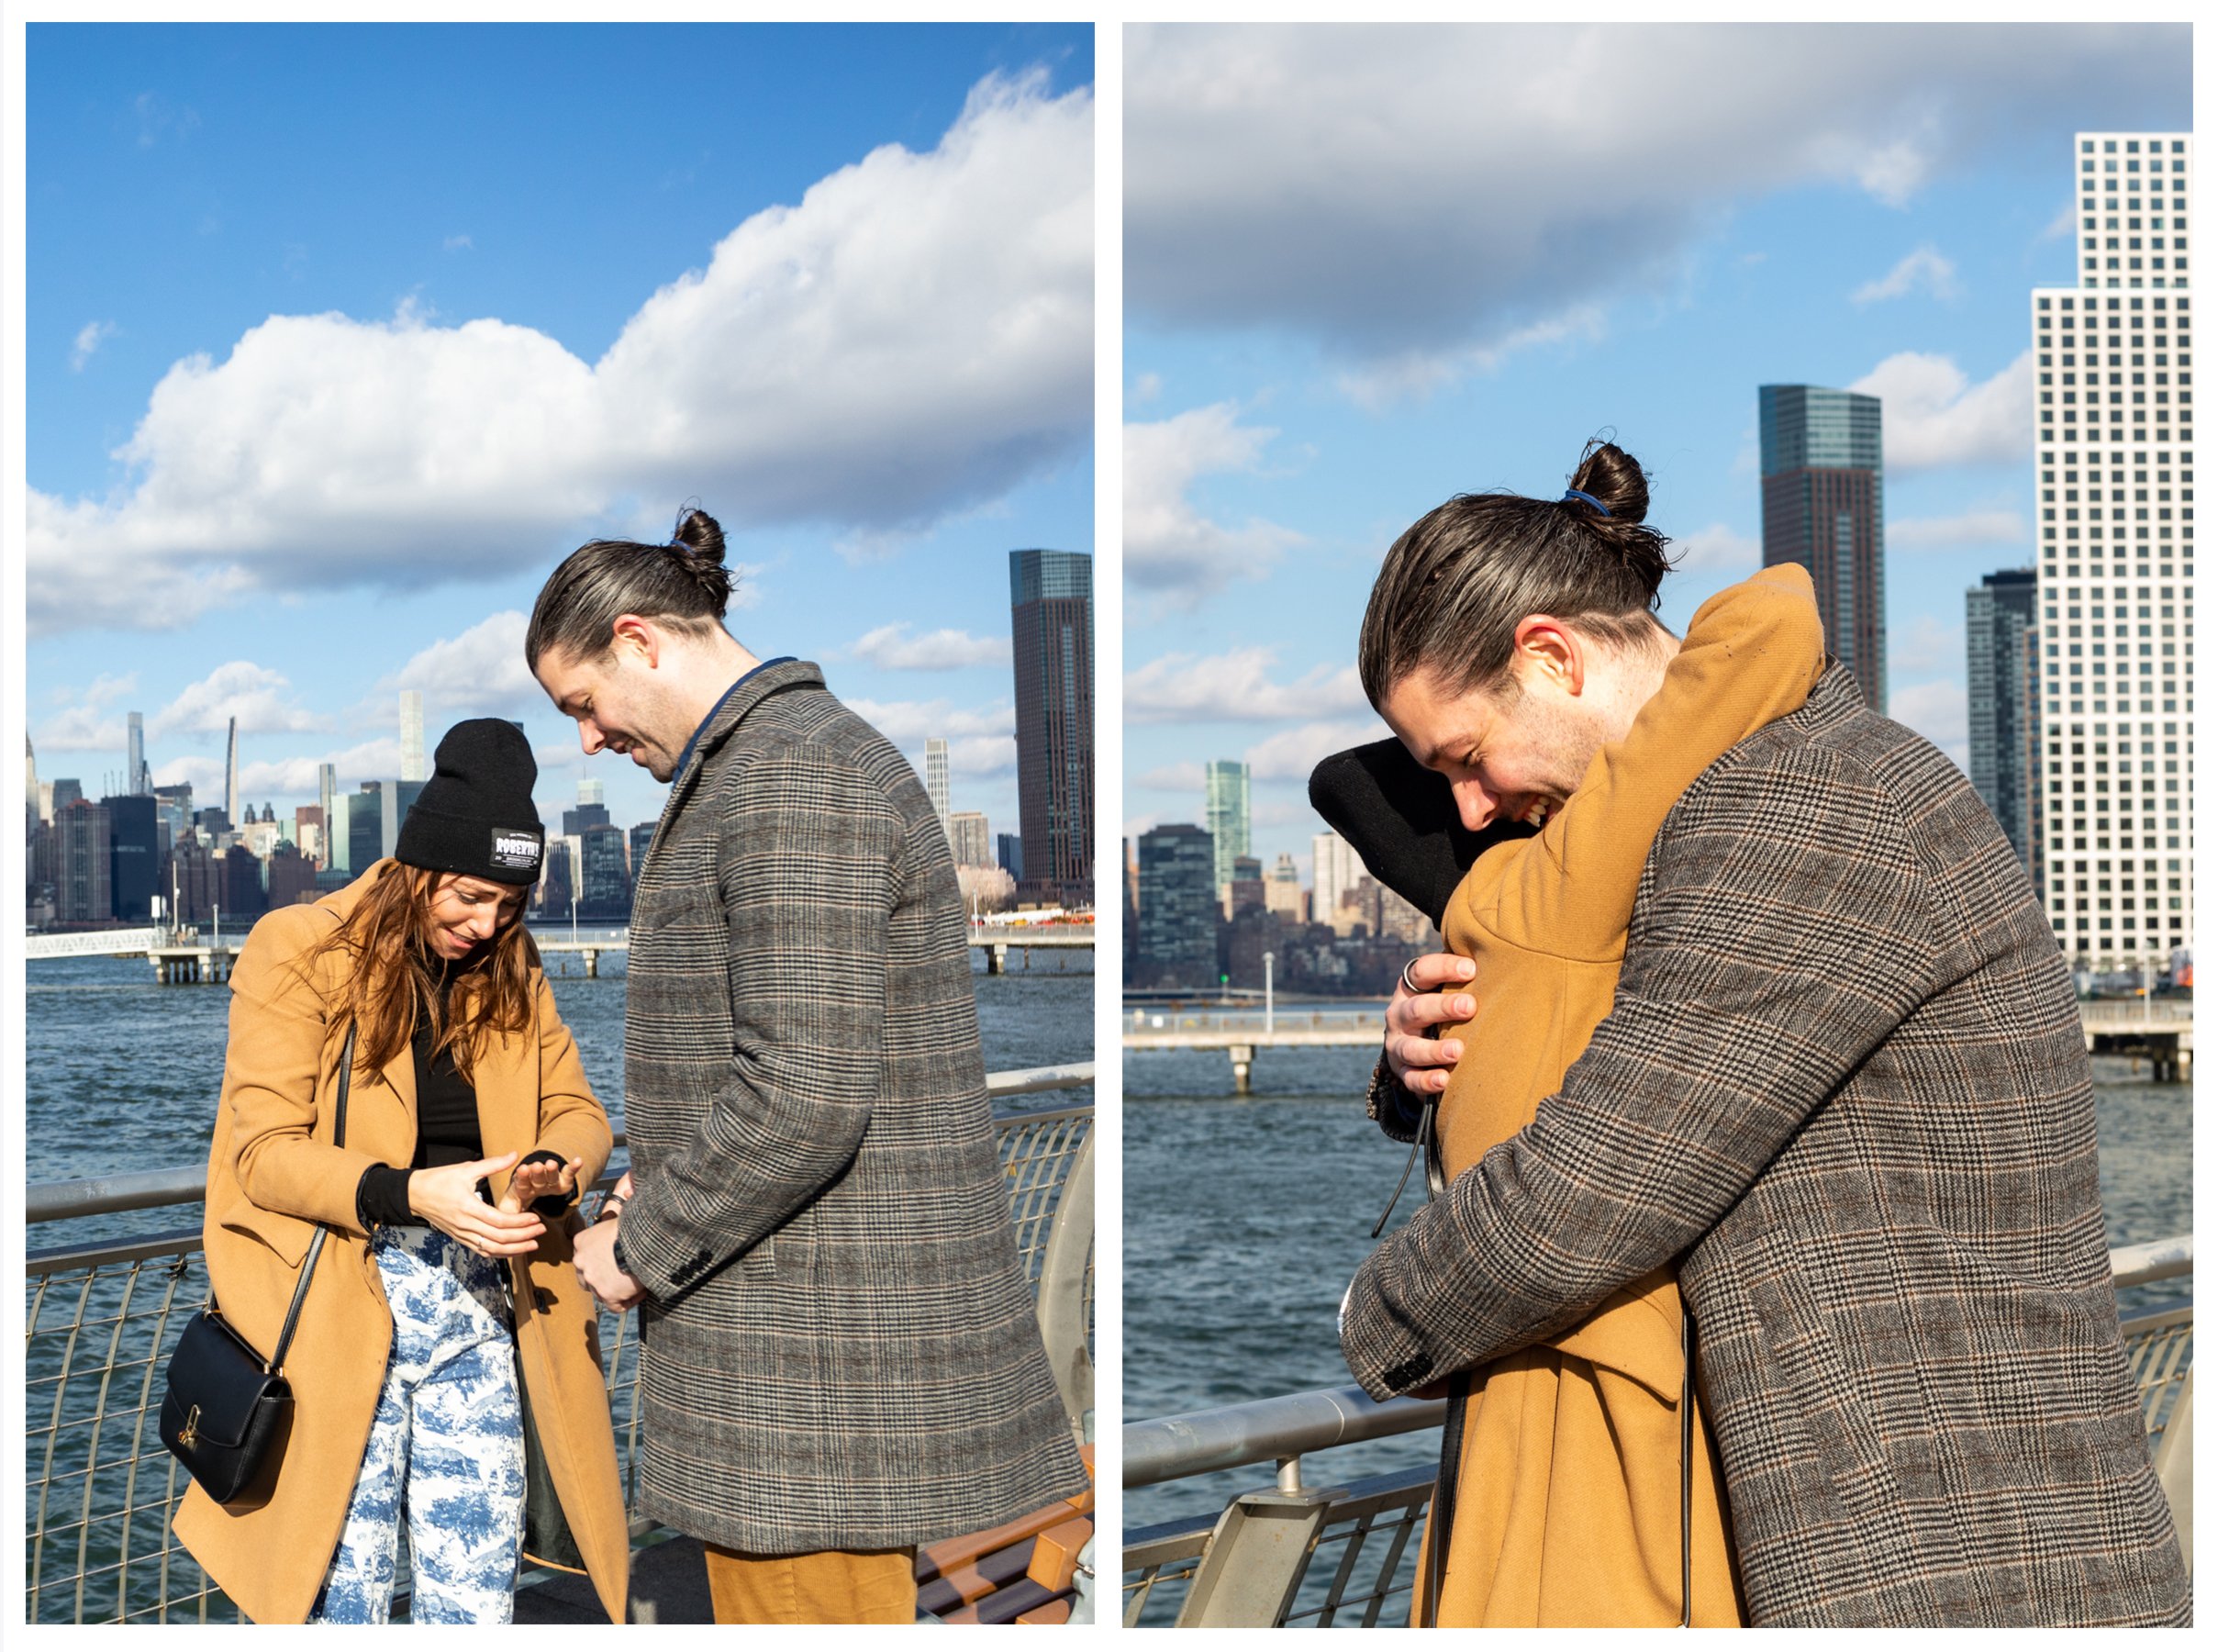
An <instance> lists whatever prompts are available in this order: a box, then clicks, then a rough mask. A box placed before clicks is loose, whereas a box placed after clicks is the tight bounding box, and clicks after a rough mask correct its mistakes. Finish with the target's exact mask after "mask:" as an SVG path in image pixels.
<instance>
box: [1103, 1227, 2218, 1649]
mask: <svg viewBox="0 0 2218 1652" xmlns="http://www.w3.org/2000/svg"><path fill="white" fill-rule="evenodd" d="M2194 1266H2195V1245H2194V1238H2193V1236H2192V1235H2191V1234H2187V1235H2181V1236H2180V1237H2178V1238H2173V1239H2165V1240H2160V1241H2157V1243H2155V1244H2150V1245H2128V1246H2123V1247H2122V1248H2120V1249H2117V1250H2113V1251H2112V1252H2111V1278H2112V1285H2113V1287H2114V1288H2115V1289H2119V1290H2125V1289H2133V1288H2136V1287H2141V1286H2147V1285H2153V1284H2158V1283H2161V1282H2164V1281H2168V1280H2174V1279H2191V1278H2192V1277H2193V1273H2194ZM2120 1329H2121V1330H2122V1332H2123V1336H2124V1342H2125V1356H2126V1366H2127V1369H2128V1370H2129V1371H2130V1372H2131V1374H2132V1376H2133V1378H2134V1382H2135V1384H2136V1386H2137V1387H2138V1388H2139V1390H2140V1393H2141V1402H2142V1413H2143V1417H2144V1419H2145V1421H2146V1424H2147V1428H2148V1433H2149V1441H2150V1450H2151V1456H2152V1458H2153V1459H2154V1461H2155V1463H2156V1467H2157V1478H2158V1479H2159V1480H2160V1481H2161V1482H2162V1483H2163V1484H2164V1486H2165V1489H2166V1491H2167V1493H2168V1495H2169V1496H2170V1497H2171V1499H2172V1503H2173V1510H2174V1513H2175V1516H2176V1517H2177V1518H2178V1524H2179V1528H2180V1531H2181V1535H2182V1540H2183V1542H2184V1541H2185V1539H2186V1535H2187V1533H2188V1532H2189V1531H2190V1529H2191V1528H2190V1522H2189V1519H2188V1518H2187V1515H2188V1510H2189V1504H2188V1501H2187V1500H2188V1490H2187V1488H2188V1484H2189V1479H2190V1472H2191V1457H2190V1454H2191V1451H2192V1437H2191V1433H2190V1430H2191V1426H2192V1423H2191V1416H2192V1401H2191V1394H2192V1373H2193V1364H2194V1310H2193V1308H2192V1307H2191V1306H2188V1307H2172V1308H2167V1309H2164V1310H2161V1311H2159V1312H2149V1313H2145V1314H2141V1315H2139V1316H2137V1317H2134V1318H2132V1319H2128V1320H2126V1321H2125V1322H2124V1323H2123V1325H2122V1326H2121V1327H2120ZM1446 1412H1447V1402H1446V1401H1442V1400H1430V1401H1427V1400H1389V1401H1384V1402H1383V1403H1382V1402H1380V1401H1375V1400H1373V1399H1372V1398H1371V1397H1370V1396H1369V1395H1367V1394H1365V1392H1364V1391H1363V1390H1362V1389H1360V1388H1356V1387H1354V1386H1350V1387H1346V1388H1337V1389H1318V1390H1311V1391H1310V1392H1307V1393H1298V1394H1276V1395H1273V1396H1271V1397H1270V1398H1268V1399H1264V1400H1251V1401H1246V1402H1244V1403H1243V1404H1238V1405H1227V1406H1220V1407H1218V1408H1216V1409H1214V1410H1211V1411H1203V1412H1187V1413H1186V1414H1184V1415H1182V1416H1175V1417H1158V1418H1155V1419H1153V1420H1151V1421H1148V1422H1144V1423H1128V1424H1126V1426H1125V1428H1124V1431H1123V1461H1124V1485H1125V1487H1126V1489H1127V1490H1131V1489H1134V1488H1137V1487H1142V1486H1154V1485H1163V1484H1167V1483H1169V1482H1172V1481H1176V1480H1184V1479H1194V1478H1197V1477H1198V1476H1202V1475H1209V1474H1215V1473H1219V1472H1221V1471H1223V1470H1225V1469H1231V1468H1244V1467H1250V1466H1253V1465H1256V1464H1262V1463H1274V1464H1276V1469H1277V1472H1276V1479H1275V1481H1274V1482H1273V1483H1272V1484H1271V1485H1269V1486H1267V1487H1258V1488H1255V1489H1254V1490H1246V1491H1242V1492H1239V1493H1237V1494H1236V1495H1234V1496H1233V1497H1232V1499H1231V1500H1230V1501H1228V1502H1227V1503H1226V1504H1225V1505H1224V1506H1223V1507H1222V1508H1221V1509H1204V1510H1199V1511H1197V1512H1195V1513H1193V1514H1191V1515H1188V1516H1185V1517H1182V1518H1178V1519H1173V1520H1167V1521H1162V1522H1158V1523H1156V1524H1151V1525H1146V1526H1140V1527H1135V1528H1132V1529H1131V1530H1128V1531H1127V1532H1126V1533H1125V1535H1124V1558H1123V1571H1124V1585H1123V1587H1124V1621H1125V1623H1126V1624H1127V1625H1128V1626H1132V1625H1137V1624H1140V1623H1141V1622H1142V1618H1143V1617H1144V1618H1146V1619H1147V1621H1149V1622H1152V1623H1162V1622H1169V1621H1174V1620H1175V1621H1176V1624H1178V1626H1180V1627H1182V1628H1187V1627H1199V1626H1227V1627H1231V1626H1246V1627H1267V1626H1279V1627H1285V1626H1289V1625H1294V1624H1309V1625H1314V1626H1316V1627H1321V1628H1331V1627H1335V1626H1342V1627H1349V1626H1361V1627H1367V1626H1369V1625H1371V1624H1376V1623H1379V1622H1381V1621H1382V1613H1384V1612H1385V1610H1386V1608H1387V1607H1388V1603H1389V1602H1400V1604H1399V1607H1398V1608H1397V1610H1396V1611H1394V1612H1393V1613H1391V1615H1390V1616H1388V1617H1386V1618H1385V1619H1384V1620H1383V1621H1388V1622H1391V1623H1395V1624H1399V1623H1401V1622H1403V1621H1404V1620H1405V1619H1406V1617H1407V1613H1408V1605H1407V1602H1408V1599H1409V1595H1410V1583H1411V1580H1412V1579H1413V1577H1414V1574H1415V1570H1416V1562H1417V1549H1418V1543H1419V1538H1420V1536H1421V1533H1422V1530H1423V1524H1424V1520H1425V1516H1426V1513H1427V1512H1428V1510H1429V1509H1430V1507H1431V1505H1432V1472H1433V1470H1432V1464H1431V1463H1430V1462H1429V1461H1428V1462H1427V1463H1426V1464H1425V1465H1424V1466H1423V1467H1421V1468H1402V1469H1399V1470H1396V1471H1394V1472H1391V1473H1385V1474H1375V1475H1371V1476H1369V1477H1367V1478H1364V1479H1352V1480H1348V1481H1345V1482H1343V1483H1341V1484H1338V1485H1333V1484H1332V1483H1330V1480H1329V1479H1326V1480H1323V1481H1319V1482H1316V1483H1312V1482H1311V1479H1310V1477H1309V1476H1307V1475H1306V1474H1305V1468H1306V1467H1307V1465H1306V1463H1305V1459H1306V1458H1308V1457H1310V1456H1311V1455H1312V1454H1315V1453H1318V1452H1322V1451H1327V1450H1330V1449H1332V1448H1333V1447H1335V1446H1352V1445H1355V1444H1357V1443H1360V1442H1363V1441H1370V1440H1381V1439H1387V1438H1390V1437H1393V1436H1396V1435H1403V1434H1418V1433H1421V1432H1423V1431H1425V1430H1428V1429H1433V1428H1437V1427H1439V1426H1440V1424H1441V1422H1442V1420H1443V1417H1444V1416H1445V1414H1446ZM2175 1423H2176V1424H2177V1426H2175ZM1428 1455H1430V1454H1428Z"/></svg>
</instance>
